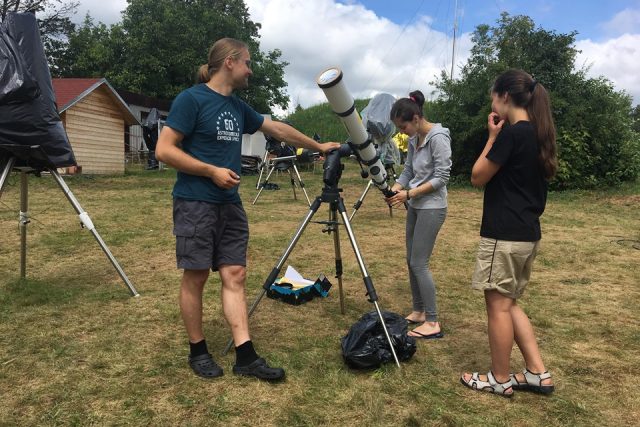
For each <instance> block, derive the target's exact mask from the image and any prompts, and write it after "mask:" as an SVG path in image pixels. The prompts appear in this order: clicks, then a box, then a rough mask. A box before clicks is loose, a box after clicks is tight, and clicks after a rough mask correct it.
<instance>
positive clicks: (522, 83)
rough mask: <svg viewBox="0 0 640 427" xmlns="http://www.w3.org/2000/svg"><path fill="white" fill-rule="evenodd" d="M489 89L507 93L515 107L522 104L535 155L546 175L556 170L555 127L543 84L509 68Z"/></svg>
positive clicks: (553, 173) (547, 177) (551, 174)
mask: <svg viewBox="0 0 640 427" xmlns="http://www.w3.org/2000/svg"><path fill="white" fill-rule="evenodd" d="M491 92H492V93H496V94H497V95H499V96H502V95H504V94H505V93H508V94H509V98H510V99H511V102H512V103H513V105H515V106H516V107H520V108H525V109H526V110H527V113H528V114H529V120H530V121H531V124H532V125H533V129H534V131H535V133H536V139H537V141H538V156H539V159H540V164H541V165H542V167H543V169H544V176H545V178H546V179H551V178H553V177H554V176H555V174H556V171H557V170H558V158H557V148H556V127H555V125H554V124H553V116H552V115H551V102H550V100H549V93H548V92H547V90H546V89H545V87H544V86H543V85H542V84H541V83H539V82H538V81H536V80H535V79H534V78H533V77H531V75H529V74H528V73H526V72H524V71H522V70H508V71H505V72H504V73H502V74H500V75H499V76H498V78H497V79H496V81H495V83H494V84H493V87H492V88H491Z"/></svg>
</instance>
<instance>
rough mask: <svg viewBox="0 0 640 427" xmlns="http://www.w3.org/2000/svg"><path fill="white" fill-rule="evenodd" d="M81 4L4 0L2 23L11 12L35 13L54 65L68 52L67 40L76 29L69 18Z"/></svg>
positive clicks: (58, 0) (59, 0)
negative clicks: (57, 59)
mask: <svg viewBox="0 0 640 427" xmlns="http://www.w3.org/2000/svg"><path fill="white" fill-rule="evenodd" d="M79 4H80V2H79V1H68V2H65V1H62V0H3V1H2V2H1V3H0V21H4V19H5V18H6V17H7V14H8V13H9V12H33V13H34V14H35V15H36V19H37V21H38V27H39V29H40V37H41V38H42V44H43V45H44V49H45V52H46V54H47V57H48V60H49V63H53V62H55V61H56V58H58V57H59V56H60V55H62V54H63V52H64V51H65V50H66V45H67V39H68V37H69V35H70V34H71V33H73V31H74V29H75V26H74V24H73V23H72V22H71V20H70V19H69V16H71V15H72V14H73V13H75V10H76V9H77V8H78V5H79Z"/></svg>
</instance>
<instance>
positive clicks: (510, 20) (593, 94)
mask: <svg viewBox="0 0 640 427" xmlns="http://www.w3.org/2000/svg"><path fill="white" fill-rule="evenodd" d="M575 35H576V33H575V32H572V33H569V34H557V33H556V32H553V31H547V30H544V29H542V28H536V27H535V24H534V22H533V21H532V20H531V19H530V18H529V17H526V16H510V15H509V14H507V13H503V14H502V15H501V17H500V19H499V20H498V21H497V25H496V26H495V27H491V26H489V25H480V26H478V27H477V28H476V30H475V32H474V33H473V37H472V41H473V47H472V49H471V56H470V58H469V60H468V61H467V63H466V64H465V65H464V66H463V68H462V72H461V73H460V77H459V78H458V79H455V80H451V79H450V78H449V77H448V76H447V74H446V73H445V72H443V73H442V74H441V76H440V78H439V79H438V81H436V87H437V88H438V90H439V96H438V98H437V99H436V101H434V102H433V103H431V104H429V105H428V106H427V115H428V116H429V117H431V118H432V119H434V120H438V121H442V122H443V123H444V124H445V126H448V127H449V128H450V129H451V131H452V137H453V157H454V159H453V165H454V166H453V174H455V175H462V176H467V175H468V174H469V173H470V171H471V167H472V166H473V163H474V162H475V159H476V158H477V156H478V155H479V153H480V152H481V151H482V148H483V147H484V144H485V142H486V138H487V131H486V120H487V115H488V114H489V112H490V98H489V89H490V88H491V84H492V83H493V80H494V79H495V77H496V76H497V75H498V74H500V73H501V72H503V71H505V70H506V69H509V68H521V69H524V70H526V71H527V72H529V73H530V74H532V75H533V76H534V77H535V78H536V80H538V81H539V82H541V83H542V84H543V85H544V86H545V87H546V88H547V89H548V90H549V92H550V96H551V102H552V108H553V114H554V119H555V122H556V127H557V130H558V150H559V161H560V169H559V173H558V176H557V177H556V179H555V181H554V182H553V185H554V186H555V187H556V188H567V187H592V186H596V185H616V184H619V183H620V182H621V181H625V180H631V179H635V178H636V177H637V176H638V173H639V172H640V159H639V157H638V154H637V153H638V150H637V139H636V138H634V137H633V130H632V127H631V126H632V119H631V99H630V97H629V96H628V95H626V94H624V93H620V92H616V91H615V90H614V88H613V86H612V85H611V83H610V82H609V81H608V80H607V79H605V78H597V79H592V78H587V77H586V71H587V70H586V69H581V70H578V71H575V70H574V63H575V57H576V53H577V51H576V49H575V48H574V47H573V46H574V43H575ZM634 150H635V151H634Z"/></svg>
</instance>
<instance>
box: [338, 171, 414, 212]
mask: <svg viewBox="0 0 640 427" xmlns="http://www.w3.org/2000/svg"><path fill="white" fill-rule="evenodd" d="M384 168H385V169H386V171H387V177H393V181H394V182H395V180H396V179H397V178H398V175H397V174H396V170H395V169H394V167H393V163H389V164H386V165H385V166H384ZM365 177H366V176H365ZM372 185H373V180H372V179H370V180H369V182H368V183H367V186H366V187H365V188H364V191H363V192H362V194H361V195H360V197H359V198H358V200H357V201H356V202H355V203H354V204H353V212H351V216H349V220H350V221H351V220H353V217H354V216H355V215H356V212H358V209H360V206H362V202H364V198H365V197H366V196H367V193H368V192H369V190H370V189H371V186H372ZM405 207H406V203H405ZM389 216H391V217H393V207H391V206H389Z"/></svg>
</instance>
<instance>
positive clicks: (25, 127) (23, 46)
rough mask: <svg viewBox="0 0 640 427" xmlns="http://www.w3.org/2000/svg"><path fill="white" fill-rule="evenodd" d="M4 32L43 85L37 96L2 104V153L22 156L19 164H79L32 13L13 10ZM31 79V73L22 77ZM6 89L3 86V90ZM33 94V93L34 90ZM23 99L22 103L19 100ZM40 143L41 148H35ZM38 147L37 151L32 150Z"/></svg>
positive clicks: (25, 66) (26, 67)
mask: <svg viewBox="0 0 640 427" xmlns="http://www.w3.org/2000/svg"><path fill="white" fill-rule="evenodd" d="M0 32H2V33H4V34H5V35H8V37H3V40H13V41H14V42H15V45H16V46H17V51H16V52H18V53H19V55H16V56H15V58H20V56H21V59H22V60H23V61H24V64H22V66H21V67H22V68H21V69H23V70H28V72H29V73H30V75H31V76H32V80H33V79H35V82H36V83H37V85H38V88H39V92H40V93H39V95H38V96H35V97H29V96H26V97H25V96H20V97H18V96H16V97H14V99H13V102H10V103H8V104H6V103H1V104H0V156H6V155H13V156H17V157H19V160H18V164H17V165H23V164H25V163H26V165H27V166H31V167H34V168H52V167H65V166H75V165H76V159H75V157H74V155H73V149H72V148H71V143H70V142H69V139H68V138H67V133H66V132H65V130H64V127H63V125H62V121H61V120H60V115H59V114H58V111H57V107H56V104H55V93H54V91H53V85H52V83H51V74H50V73H49V66H48V65H47V58H46V57H45V54H44V48H43V46H42V40H41V39H40V30H39V29H38V24H37V22H36V18H35V16H34V15H33V14H32V13H13V12H11V13H9V14H8V15H7V17H6V19H5V20H4V21H2V23H1V24H0ZM18 78H19V79H23V80H24V81H27V79H29V76H28V75H26V74H25V75H24V76H21V77H18ZM2 90H3V88H0V92H2ZM31 95H33V93H31ZM18 99H19V100H22V102H18ZM36 146H39V148H34V147H36ZM34 150H37V151H38V153H36V154H34V153H32V151H34Z"/></svg>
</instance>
